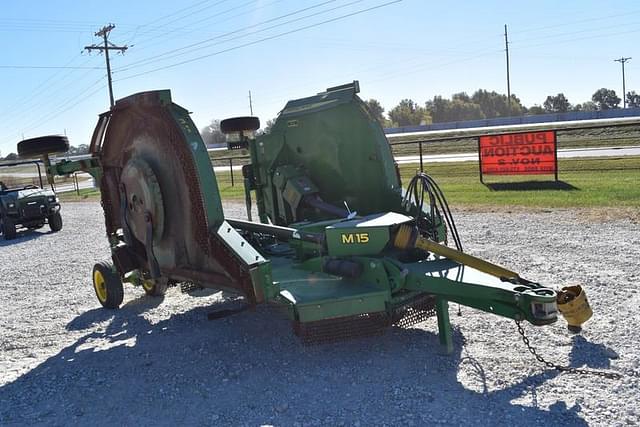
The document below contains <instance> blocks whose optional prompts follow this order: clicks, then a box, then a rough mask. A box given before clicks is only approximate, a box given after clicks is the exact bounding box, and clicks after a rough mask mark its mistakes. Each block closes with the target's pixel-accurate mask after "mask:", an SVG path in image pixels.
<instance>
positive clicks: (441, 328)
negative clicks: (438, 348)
mask: <svg viewBox="0 0 640 427" xmlns="http://www.w3.org/2000/svg"><path fill="white" fill-rule="evenodd" d="M436 313H437V314H438V336H439V337H440V344H442V346H443V350H444V351H445V352H446V354H451V353H453V334H452V332H451V322H450V321H449V301H447V300H446V299H443V298H440V297H438V298H437V299H436Z"/></svg>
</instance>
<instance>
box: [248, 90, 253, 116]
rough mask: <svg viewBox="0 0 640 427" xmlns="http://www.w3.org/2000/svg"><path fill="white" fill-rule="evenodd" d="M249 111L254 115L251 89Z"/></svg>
mask: <svg viewBox="0 0 640 427" xmlns="http://www.w3.org/2000/svg"><path fill="white" fill-rule="evenodd" d="M249 111H251V115H252V116H253V101H252V100H251V91H249Z"/></svg>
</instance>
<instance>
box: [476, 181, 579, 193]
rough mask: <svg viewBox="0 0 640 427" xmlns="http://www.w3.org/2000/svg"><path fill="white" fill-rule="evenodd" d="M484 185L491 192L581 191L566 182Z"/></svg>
mask: <svg viewBox="0 0 640 427" xmlns="http://www.w3.org/2000/svg"><path fill="white" fill-rule="evenodd" d="M484 185H485V186H486V187H487V188H488V189H489V190H491V191H532V190H559V191H576V190H579V188H578V187H575V186H573V185H571V184H569V183H568V182H564V181H523V182H493V183H485V184H484Z"/></svg>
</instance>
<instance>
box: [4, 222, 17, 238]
mask: <svg viewBox="0 0 640 427" xmlns="http://www.w3.org/2000/svg"><path fill="white" fill-rule="evenodd" d="M2 234H3V235H4V240H13V239H15V238H16V234H17V233H16V225H15V224H14V223H13V221H11V218H3V219H2Z"/></svg>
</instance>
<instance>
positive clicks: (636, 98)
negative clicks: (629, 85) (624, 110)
mask: <svg viewBox="0 0 640 427" xmlns="http://www.w3.org/2000/svg"><path fill="white" fill-rule="evenodd" d="M627 107H630V108H637V107H640V94H637V93H636V91H635V90H632V91H631V92H627Z"/></svg>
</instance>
